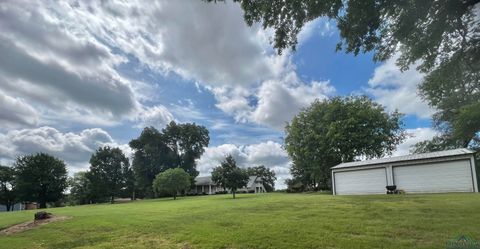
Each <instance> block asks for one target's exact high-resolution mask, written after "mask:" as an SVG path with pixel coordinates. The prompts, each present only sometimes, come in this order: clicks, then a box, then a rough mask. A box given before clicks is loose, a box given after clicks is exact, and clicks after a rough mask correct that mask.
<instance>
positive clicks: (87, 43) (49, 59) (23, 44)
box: [0, 1, 139, 121]
mask: <svg viewBox="0 0 480 249" xmlns="http://www.w3.org/2000/svg"><path fill="white" fill-rule="evenodd" d="M46 5H47V4H46ZM45 7H46V6H44V5H41V4H36V3H30V4H18V3H16V2H13V1H12V2H10V1H6V2H4V3H2V6H1V8H0V29H2V32H1V33H0V53H1V54H2V56H1V57H0V72H1V77H0V83H1V84H0V89H1V90H2V91H3V92H5V93H7V94H9V95H10V96H15V97H16V98H17V97H20V98H22V99H24V100H25V101H28V103H31V105H34V106H35V108H36V109H37V111H38V112H44V111H46V110H49V111H54V112H57V113H59V116H60V115H62V114H66V115H67V114H70V116H72V113H76V114H77V116H81V115H87V116H88V115H96V116H97V117H102V118H105V119H111V120H112V119H118V118H119V117H125V116H128V115H130V114H132V113H135V112H136V110H137V108H138V106H139V103H138V102H137V100H136V98H135V93H134V91H133V89H132V87H131V82H130V81H129V80H127V79H125V78H123V77H122V76H120V75H119V74H118V73H117V71H116V70H115V66H116V65H118V64H119V63H121V62H122V61H124V59H123V58H122V57H120V56H118V55H115V54H113V53H112V52H111V51H110V49H109V48H108V47H107V46H106V45H104V44H102V43H101V42H99V41H98V40H97V39H94V38H93V37H94V36H93V35H92V34H89V33H88V32H86V31H85V30H82V29H81V28H77V29H75V28H73V27H69V26H68V23H64V22H63V16H61V15H59V13H53V12H52V11H53V9H49V8H45ZM67 116H68V115H67ZM85 120H89V119H88V118H87V119H85ZM77 121H81V119H78V120H77Z"/></svg>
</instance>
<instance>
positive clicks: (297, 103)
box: [251, 73, 335, 130]
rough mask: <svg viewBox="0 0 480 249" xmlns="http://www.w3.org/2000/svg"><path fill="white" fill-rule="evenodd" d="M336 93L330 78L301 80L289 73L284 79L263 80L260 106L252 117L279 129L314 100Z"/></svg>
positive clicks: (259, 92) (259, 95)
mask: <svg viewBox="0 0 480 249" xmlns="http://www.w3.org/2000/svg"><path fill="white" fill-rule="evenodd" d="M334 92H335V88H334V87H333V86H331V85H330V83H329V82H328V81H325V82H318V81H313V82H311V83H310V84H305V83H303V82H301V81H300V80H299V79H298V77H297V75H296V74H295V73H289V75H288V76H286V77H285V78H283V79H282V80H269V81H266V82H264V83H263V84H262V85H261V87H260V89H259V91H258V93H257V98H258V105H257V106H256V108H255V110H254V111H253V113H252V115H251V118H252V120H253V121H254V122H256V123H260V124H266V125H268V126H270V127H273V128H275V129H278V130H282V129H283V128H284V127H285V123H286V122H290V120H291V119H292V118H293V117H294V116H295V115H296V114H297V113H298V112H299V111H300V110H301V109H302V108H304V107H307V106H308V105H309V104H311V103H312V102H313V101H314V100H315V99H319V100H322V99H325V98H327V97H328V96H329V95H331V94H333V93H334Z"/></svg>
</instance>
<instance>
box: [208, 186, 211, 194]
mask: <svg viewBox="0 0 480 249" xmlns="http://www.w3.org/2000/svg"><path fill="white" fill-rule="evenodd" d="M208 194H209V195H211V194H212V185H208Z"/></svg>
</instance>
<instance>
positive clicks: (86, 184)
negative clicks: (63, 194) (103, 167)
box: [68, 171, 94, 205]
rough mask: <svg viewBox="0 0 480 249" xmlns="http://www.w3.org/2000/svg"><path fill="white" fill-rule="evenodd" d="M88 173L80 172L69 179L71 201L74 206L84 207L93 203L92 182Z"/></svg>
mask: <svg viewBox="0 0 480 249" xmlns="http://www.w3.org/2000/svg"><path fill="white" fill-rule="evenodd" d="M87 174H88V173H87V172H85V171H80V172H77V173H75V174H74V175H73V177H70V178H69V179H68V182H69V184H68V185H69V186H70V200H71V202H72V203H73V204H76V205H84V204H89V203H90V202H91V201H93V199H94V198H93V197H92V194H93V193H92V189H91V183H90V180H89V179H88V177H87Z"/></svg>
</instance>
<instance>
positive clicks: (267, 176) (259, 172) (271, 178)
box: [247, 165, 277, 192]
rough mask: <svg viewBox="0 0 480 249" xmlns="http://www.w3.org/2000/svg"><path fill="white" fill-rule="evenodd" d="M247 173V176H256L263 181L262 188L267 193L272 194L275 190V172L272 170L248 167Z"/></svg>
mask: <svg viewBox="0 0 480 249" xmlns="http://www.w3.org/2000/svg"><path fill="white" fill-rule="evenodd" d="M247 173H248V175H249V176H258V177H260V178H262V180H263V186H264V187H265V190H267V192H272V191H273V190H275V181H276V180H277V177H276V176H275V171H273V169H272V170H271V169H268V168H267V167H265V166H263V165H259V166H255V167H249V168H247Z"/></svg>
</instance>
